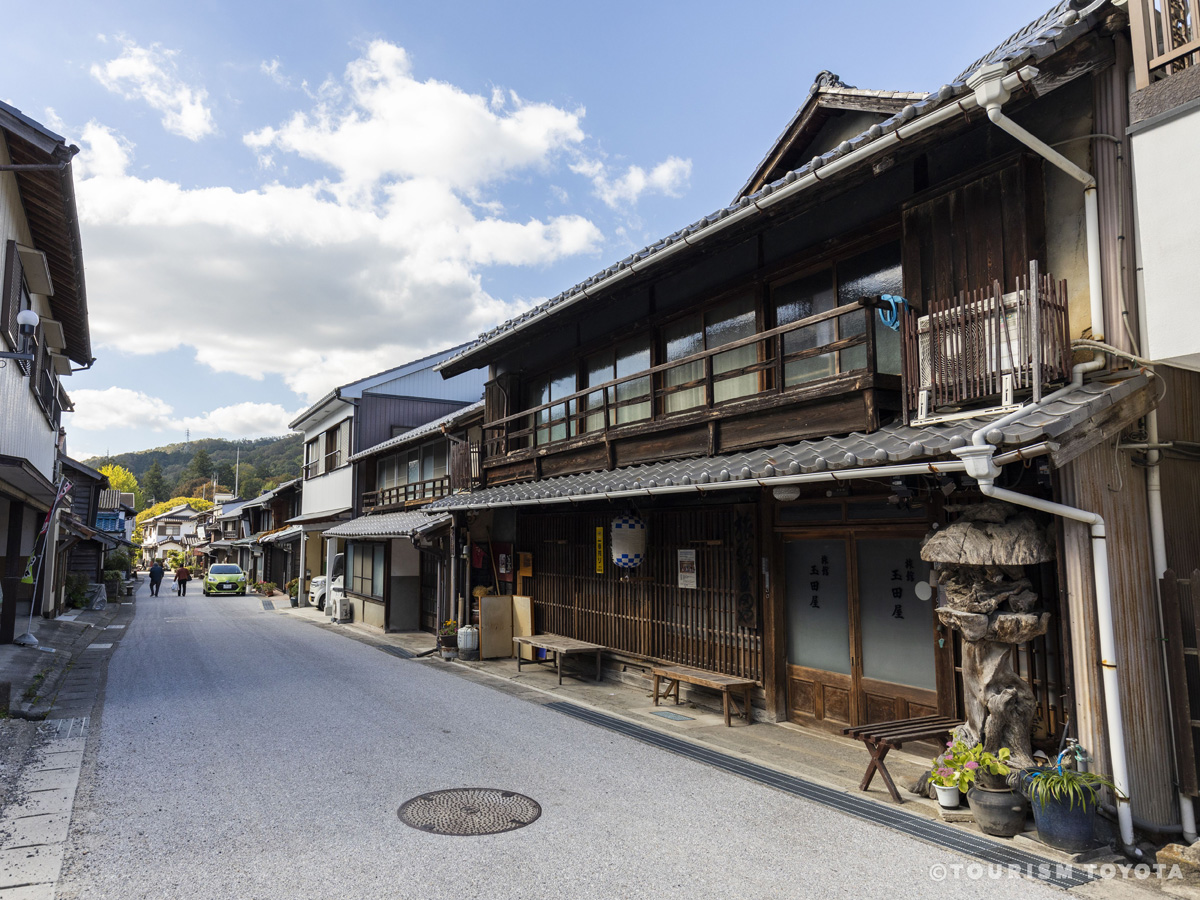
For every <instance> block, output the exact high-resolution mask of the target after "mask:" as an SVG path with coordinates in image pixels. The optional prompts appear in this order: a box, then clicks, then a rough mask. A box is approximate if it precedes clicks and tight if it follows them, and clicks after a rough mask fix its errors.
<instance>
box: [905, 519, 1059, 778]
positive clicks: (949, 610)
mask: <svg viewBox="0 0 1200 900" xmlns="http://www.w3.org/2000/svg"><path fill="white" fill-rule="evenodd" d="M946 509H947V511H949V512H957V513H959V518H958V520H957V521H955V522H953V523H952V524H950V525H948V526H947V527H945V528H943V529H941V530H939V531H935V532H933V533H931V534H930V535H928V536H927V537H926V539H925V541H924V542H923V543H922V546H921V558H922V559H924V560H925V561H927V562H932V563H937V564H938V586H939V587H940V588H941V591H942V594H943V596H944V598H945V604H944V605H943V606H940V607H939V608H938V610H937V614H938V618H939V619H940V620H941V622H942V624H944V625H946V626H948V627H950V628H957V629H958V630H959V631H960V632H962V636H963V651H962V652H963V658H962V670H963V688H964V691H965V694H966V696H965V698H964V705H965V707H966V719H967V720H966V723H965V724H964V725H962V726H961V727H960V728H959V730H958V736H959V737H961V738H963V739H964V740H965V741H967V743H969V744H972V745H974V744H978V743H982V744H983V745H984V749H985V750H988V751H990V752H992V753H995V752H996V751H997V750H999V749H1000V748H1001V747H1008V748H1009V750H1010V751H1011V752H1012V757H1011V759H1012V763H1013V765H1015V766H1018V767H1025V766H1032V765H1033V758H1032V756H1031V750H1032V747H1031V744H1030V734H1031V732H1032V730H1033V718H1034V713H1035V711H1036V701H1035V700H1034V696H1033V691H1032V690H1030V688H1029V685H1028V684H1026V683H1025V681H1024V679H1022V678H1021V677H1020V675H1018V674H1017V671H1016V667H1015V666H1014V664H1013V663H1014V654H1015V652H1016V646H1017V645H1018V644H1023V643H1025V642H1026V641H1029V640H1032V639H1033V638H1035V637H1038V636H1039V635H1043V634H1045V633H1046V629H1047V628H1048V627H1049V624H1050V614H1049V613H1047V612H1039V611H1037V609H1036V607H1037V605H1038V596H1037V594H1035V593H1034V591H1033V585H1032V583H1031V582H1030V580H1029V579H1028V578H1027V577H1025V570H1024V567H1025V566H1027V565H1035V564H1037V563H1041V562H1048V561H1050V560H1052V559H1053V558H1054V549H1053V547H1052V545H1051V544H1050V541H1049V540H1048V539H1047V536H1046V529H1045V528H1044V527H1043V526H1042V525H1040V524H1039V523H1038V522H1037V520H1036V519H1035V518H1034V517H1033V516H1032V515H1031V514H1030V513H1029V512H1028V511H1026V510H1024V509H1021V508H1019V507H1016V506H1013V505H1011V504H1008V503H1001V502H998V501H988V502H984V503H977V504H971V505H966V506H948V507H946Z"/></svg>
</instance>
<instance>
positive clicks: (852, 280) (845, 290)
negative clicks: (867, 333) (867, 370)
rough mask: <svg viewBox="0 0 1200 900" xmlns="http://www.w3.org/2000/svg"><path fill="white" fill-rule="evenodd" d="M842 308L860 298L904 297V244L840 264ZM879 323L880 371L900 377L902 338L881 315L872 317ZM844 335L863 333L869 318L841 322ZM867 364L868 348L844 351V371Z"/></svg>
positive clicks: (889, 245)
mask: <svg viewBox="0 0 1200 900" xmlns="http://www.w3.org/2000/svg"><path fill="white" fill-rule="evenodd" d="M837 272H838V305H839V306H847V305H848V304H851V303H854V302H855V301H857V300H858V298H859V297H877V296H879V295H880V294H897V295H899V294H901V293H902V292H903V290H904V278H903V276H902V273H901V267H900V242H899V241H891V242H890V243H887V244H883V245H882V246H879V247H874V248H872V249H870V250H867V251H866V252H864V253H860V254H859V255H858V256H854V257H851V258H850V259H847V260H843V261H842V262H839V263H838V264H837ZM871 318H872V319H874V321H875V323H876V324H875V337H876V339H877V340H878V341H879V344H878V346H877V348H876V355H877V357H878V367H879V371H880V372H888V373H891V374H893V375H899V374H900V335H899V333H898V332H895V331H892V330H891V329H890V328H886V327H883V326H882V325H881V324H880V323H879V316H878V315H876V314H875V313H872V314H871ZM839 322H840V323H841V336H842V337H850V336H852V335H856V334H862V333H863V329H864V328H865V327H866V318H865V316H858V315H847V316H843V317H842V318H841V319H839ZM866 364H867V350H866V347H854V348H852V349H850V350H843V351H842V364H841V371H843V372H849V371H851V370H853V369H861V368H863V367H864V366H866Z"/></svg>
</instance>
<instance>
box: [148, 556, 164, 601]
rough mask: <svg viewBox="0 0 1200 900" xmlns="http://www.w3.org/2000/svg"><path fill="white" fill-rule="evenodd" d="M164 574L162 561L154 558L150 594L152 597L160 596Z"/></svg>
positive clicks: (151, 568)
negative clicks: (159, 590) (159, 591)
mask: <svg viewBox="0 0 1200 900" xmlns="http://www.w3.org/2000/svg"><path fill="white" fill-rule="evenodd" d="M163 574H164V572H163V567H162V563H161V562H159V561H158V560H157V559H156V560H154V565H152V566H151V567H150V596H151V597H157V596H158V589H159V587H160V586H161V585H162V580H163Z"/></svg>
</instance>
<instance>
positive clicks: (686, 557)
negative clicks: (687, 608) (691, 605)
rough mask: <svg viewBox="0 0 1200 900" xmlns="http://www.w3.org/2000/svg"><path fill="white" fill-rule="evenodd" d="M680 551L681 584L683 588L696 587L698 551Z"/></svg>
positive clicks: (693, 588)
mask: <svg viewBox="0 0 1200 900" xmlns="http://www.w3.org/2000/svg"><path fill="white" fill-rule="evenodd" d="M678 553H679V586H680V587H681V588H691V589H692V590H695V588H696V551H695V550H680V551H678Z"/></svg>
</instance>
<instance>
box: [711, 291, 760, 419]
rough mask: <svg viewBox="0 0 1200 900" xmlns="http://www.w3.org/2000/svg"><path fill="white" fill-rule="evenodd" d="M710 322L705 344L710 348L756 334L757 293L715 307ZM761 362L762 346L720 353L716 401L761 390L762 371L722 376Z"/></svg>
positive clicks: (716, 359) (715, 375)
mask: <svg viewBox="0 0 1200 900" xmlns="http://www.w3.org/2000/svg"><path fill="white" fill-rule="evenodd" d="M706 318H707V320H708V324H707V325H706V326H705V329H704V340H705V345H706V346H707V347H708V349H709V350H712V349H713V348H715V347H720V346H721V345H722V344H728V343H729V342H730V341H737V340H741V339H742V338H748V337H752V336H753V335H754V333H755V331H756V330H757V327H758V326H757V321H756V319H755V303H754V294H753V293H749V294H746V295H745V296H743V297H738V298H736V299H734V300H730V301H729V302H728V303H722V304H721V305H720V306H718V307H717V308H716V309H713V310H711V311H710V312H709V313H708V315H707V316H706ZM756 362H758V345H757V344H750V345H749V346H746V347H739V348H737V349H736V350H730V351H729V352H728V353H719V354H717V355H716V356H714V357H713V361H712V367H713V401H714V402H716V403H721V402H723V401H725V400H736V399H737V398H738V397H748V396H750V395H752V394H757V393H758V373H757V372H755V373H750V374H747V375H740V376H738V377H736V378H726V379H721V378H720V377H719V376H720V375H722V374H723V373H725V372H732V371H734V370H736V369H741V368H744V367H745V366H750V365H753V364H754V363H756Z"/></svg>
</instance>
